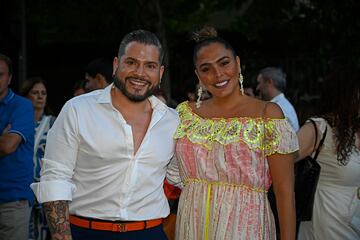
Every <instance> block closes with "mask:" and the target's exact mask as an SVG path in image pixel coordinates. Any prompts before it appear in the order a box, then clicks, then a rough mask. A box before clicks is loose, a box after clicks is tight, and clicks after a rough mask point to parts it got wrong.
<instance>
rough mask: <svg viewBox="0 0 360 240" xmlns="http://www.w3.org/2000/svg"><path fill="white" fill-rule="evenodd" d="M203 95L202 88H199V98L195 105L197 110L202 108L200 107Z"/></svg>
mask: <svg viewBox="0 0 360 240" xmlns="http://www.w3.org/2000/svg"><path fill="white" fill-rule="evenodd" d="M202 94H203V89H202V87H201V86H200V87H199V88H198V91H197V95H198V98H197V100H196V103H195V106H196V108H200V106H201V96H202Z"/></svg>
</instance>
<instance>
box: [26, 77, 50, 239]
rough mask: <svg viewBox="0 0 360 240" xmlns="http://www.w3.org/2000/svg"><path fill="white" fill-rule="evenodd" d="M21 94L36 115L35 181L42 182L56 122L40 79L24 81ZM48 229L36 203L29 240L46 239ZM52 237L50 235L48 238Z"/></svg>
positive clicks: (43, 84) (42, 81)
mask: <svg viewBox="0 0 360 240" xmlns="http://www.w3.org/2000/svg"><path fill="white" fill-rule="evenodd" d="M20 94H21V95H22V96H24V97H27V98H28V99H30V100H31V102H32V103H33V107H34V113H35V119H34V121H35V126H36V127H35V141H34V157H33V161H34V181H35V182H38V181H39V180H40V169H41V159H42V158H43V157H44V153H45V145H46V136H47V133H48V131H49V129H50V128H51V126H52V125H53V123H54V121H55V117H54V116H53V115H51V111H50V110H49V108H48V106H47V89H46V86H45V82H44V80H43V79H42V78H40V77H34V78H30V79H27V80H26V81H24V82H23V83H22V85H21V87H20ZM47 233H48V228H47V225H46V220H45V215H44V213H43V212H42V209H41V205H40V204H38V203H35V204H34V206H33V210H32V214H31V221H30V236H29V239H36V240H38V239H41V240H42V239H46V235H47ZM48 237H50V235H49V236H48Z"/></svg>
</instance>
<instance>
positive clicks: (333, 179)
mask: <svg viewBox="0 0 360 240" xmlns="http://www.w3.org/2000/svg"><path fill="white" fill-rule="evenodd" d="M320 102H321V104H322V107H321V108H320V110H321V112H320V113H319V115H318V117H314V118H312V119H313V120H314V121H315V122H316V125H317V131H318V133H319V134H318V136H319V137H318V141H317V143H316V148H315V149H317V146H318V145H319V142H320V139H321V138H322V136H323V134H324V132H325V129H326V132H327V133H326V136H325V141H324V143H323V146H322V148H321V151H320V153H319V155H318V157H317V162H318V163H319V164H320V166H321V172H320V177H319V182H318V185H317V189H316V192H315V199H314V206H313V214H312V220H311V221H303V222H301V224H300V229H299V234H298V239H300V240H320V239H329V240H331V239H334V240H337V239H343V240H352V239H354V240H355V239H360V71H359V68H358V67H355V66H345V67H340V66H335V67H333V69H332V73H331V74H330V75H329V76H328V78H327V79H326V81H325V82H324V85H323V94H322V96H321V101H320ZM298 136H299V144H300V151H299V157H298V159H303V158H304V157H306V156H309V155H312V154H313V152H314V145H315V128H314V127H313V125H312V124H311V123H310V122H307V123H305V124H304V125H303V126H302V127H301V129H300V130H299V132H298Z"/></svg>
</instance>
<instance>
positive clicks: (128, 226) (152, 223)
mask: <svg viewBox="0 0 360 240" xmlns="http://www.w3.org/2000/svg"><path fill="white" fill-rule="evenodd" d="M162 221H163V219H162V218H158V219H153V220H147V221H136V222H116V221H115V222H106V221H96V220H88V219H84V218H81V217H77V216H74V215H70V223H71V224H73V225H75V226H78V227H82V228H89V229H93V230H103V231H112V232H129V231H138V230H144V229H148V228H153V227H156V226H159V225H160V224H161V223H162Z"/></svg>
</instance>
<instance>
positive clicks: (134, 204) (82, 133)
mask: <svg viewBox="0 0 360 240" xmlns="http://www.w3.org/2000/svg"><path fill="white" fill-rule="evenodd" d="M111 87H112V85H110V86H109V87H107V88H106V89H104V90H97V91H94V92H91V93H89V94H85V95H81V96H79V97H75V98H73V99H71V100H69V101H68V102H67V103H66V104H65V105H64V107H63V109H62V110H61V112H60V114H59V116H58V118H57V120H56V121H55V123H54V125H53V127H52V128H51V129H50V131H49V133H48V137H47V143H46V152H45V156H44V158H43V160H42V168H41V179H40V182H39V183H34V184H32V185H31V187H32V189H33V191H34V193H35V195H36V197H37V199H38V201H39V202H49V201H56V200H69V201H71V203H70V205H69V208H70V214H75V215H79V216H84V217H91V218H98V219H104V220H134V221H135V220H149V219H155V218H162V217H166V216H167V215H168V214H169V206H168V202H167V199H166V197H165V195H164V192H163V180H164V178H165V175H166V170H167V166H168V164H169V162H170V159H171V158H172V156H173V154H174V148H175V142H174V139H173V135H174V133H175V131H176V128H177V125H178V123H179V118H178V114H177V113H176V111H175V110H174V109H171V108H168V107H167V106H166V105H165V104H163V103H162V102H161V101H160V100H158V99H157V98H156V97H149V98H148V100H149V101H150V103H151V106H152V108H153V113H152V118H151V122H150V124H149V127H148V130H147V132H146V134H145V137H144V139H143V141H142V143H141V146H140V147H139V149H138V151H137V152H136V154H135V155H134V143H133V135H132V130H131V126H130V125H128V124H127V123H126V121H125V119H124V118H123V116H122V115H121V113H120V112H119V111H117V110H116V109H115V108H114V107H113V105H112V103H111V96H110V91H111Z"/></svg>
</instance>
